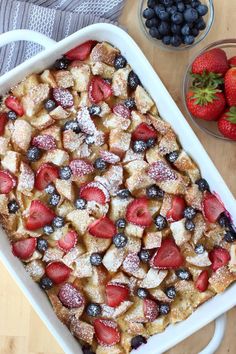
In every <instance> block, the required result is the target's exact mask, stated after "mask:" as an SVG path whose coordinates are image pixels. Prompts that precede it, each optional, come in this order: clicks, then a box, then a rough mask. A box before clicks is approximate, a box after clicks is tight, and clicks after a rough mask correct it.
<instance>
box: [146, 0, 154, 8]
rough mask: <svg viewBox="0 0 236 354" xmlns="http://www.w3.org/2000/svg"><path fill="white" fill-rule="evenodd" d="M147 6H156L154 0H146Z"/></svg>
mask: <svg viewBox="0 0 236 354" xmlns="http://www.w3.org/2000/svg"><path fill="white" fill-rule="evenodd" d="M147 6H148V7H151V8H152V9H153V8H154V7H155V6H156V0H148V2H147Z"/></svg>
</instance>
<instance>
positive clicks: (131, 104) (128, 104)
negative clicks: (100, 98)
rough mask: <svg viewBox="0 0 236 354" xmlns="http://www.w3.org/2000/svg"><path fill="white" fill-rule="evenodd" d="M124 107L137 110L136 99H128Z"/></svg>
mask: <svg viewBox="0 0 236 354" xmlns="http://www.w3.org/2000/svg"><path fill="white" fill-rule="evenodd" d="M124 106H125V107H126V108H128V109H133V108H135V106H136V104H135V99H134V98H132V97H130V98H127V99H126V100H125V101H124Z"/></svg>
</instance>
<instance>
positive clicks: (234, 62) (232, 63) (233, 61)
mask: <svg viewBox="0 0 236 354" xmlns="http://www.w3.org/2000/svg"><path fill="white" fill-rule="evenodd" d="M228 63H229V66H231V67H232V66H236V56H234V57H232V58H230V59H229V60H228Z"/></svg>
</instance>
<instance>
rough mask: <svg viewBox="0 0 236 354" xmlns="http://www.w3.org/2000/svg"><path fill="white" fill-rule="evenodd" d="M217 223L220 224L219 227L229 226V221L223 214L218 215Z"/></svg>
mask: <svg viewBox="0 0 236 354" xmlns="http://www.w3.org/2000/svg"><path fill="white" fill-rule="evenodd" d="M218 223H219V224H220V226H221V227H228V226H229V225H230V219H229V218H228V216H227V215H225V213H224V212H223V213H221V214H220V216H219V218H218Z"/></svg>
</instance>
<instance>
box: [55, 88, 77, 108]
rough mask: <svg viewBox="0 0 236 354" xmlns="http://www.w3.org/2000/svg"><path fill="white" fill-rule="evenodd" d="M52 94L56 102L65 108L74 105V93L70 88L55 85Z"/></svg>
mask: <svg viewBox="0 0 236 354" xmlns="http://www.w3.org/2000/svg"><path fill="white" fill-rule="evenodd" d="M52 95H53V98H54V100H55V101H56V103H57V104H58V105H59V106H62V107H63V108H70V107H72V106H73V105H74V99H73V95H72V94H71V93H70V91H69V90H68V89H65V88H61V87H55V88H53V89H52Z"/></svg>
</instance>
